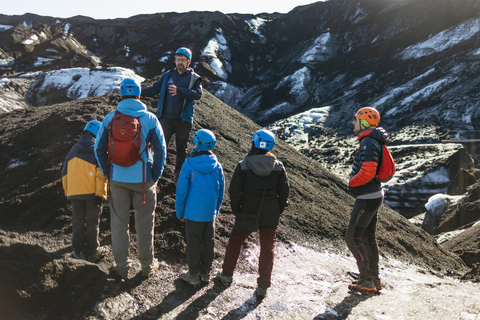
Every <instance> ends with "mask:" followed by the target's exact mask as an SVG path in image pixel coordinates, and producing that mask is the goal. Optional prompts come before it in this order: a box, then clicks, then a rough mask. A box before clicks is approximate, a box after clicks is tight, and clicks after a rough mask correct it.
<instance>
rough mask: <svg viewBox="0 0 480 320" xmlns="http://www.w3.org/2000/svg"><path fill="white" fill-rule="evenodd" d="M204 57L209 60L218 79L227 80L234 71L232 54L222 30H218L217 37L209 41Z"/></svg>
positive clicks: (203, 52)
mask: <svg viewBox="0 0 480 320" xmlns="http://www.w3.org/2000/svg"><path fill="white" fill-rule="evenodd" d="M202 56H203V57H206V58H209V60H210V66H211V67H212V69H213V70H214V71H215V73H216V74H217V76H218V77H220V78H221V79H223V80H227V78H228V72H231V71H232V67H231V65H230V64H229V61H230V60H231V53H230V49H229V47H228V45H227V40H226V39H225V37H224V36H223V31H222V29H221V28H218V30H217V33H216V35H215V37H213V38H212V39H210V41H208V43H207V45H206V46H205V48H204V49H203V51H202Z"/></svg>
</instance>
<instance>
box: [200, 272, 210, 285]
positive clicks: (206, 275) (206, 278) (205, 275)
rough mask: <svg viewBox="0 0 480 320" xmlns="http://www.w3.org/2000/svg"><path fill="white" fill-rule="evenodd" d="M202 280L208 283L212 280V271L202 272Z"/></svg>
mask: <svg viewBox="0 0 480 320" xmlns="http://www.w3.org/2000/svg"><path fill="white" fill-rule="evenodd" d="M200 281H202V282H207V283H208V282H210V272H205V273H202V274H200Z"/></svg>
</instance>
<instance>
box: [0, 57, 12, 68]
mask: <svg viewBox="0 0 480 320" xmlns="http://www.w3.org/2000/svg"><path fill="white" fill-rule="evenodd" d="M14 62H15V59H13V58H12V57H8V58H6V59H0V67H10V66H11V65H13V63H14Z"/></svg>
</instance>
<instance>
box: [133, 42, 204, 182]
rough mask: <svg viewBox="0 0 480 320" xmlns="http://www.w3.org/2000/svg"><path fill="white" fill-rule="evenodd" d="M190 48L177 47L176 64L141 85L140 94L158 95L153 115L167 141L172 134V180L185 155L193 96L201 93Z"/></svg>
mask: <svg viewBox="0 0 480 320" xmlns="http://www.w3.org/2000/svg"><path fill="white" fill-rule="evenodd" d="M191 62H192V51H191V50H190V49H188V48H185V47H181V48H179V49H178V50H177V52H176V53H175V65H176V68H175V69H173V70H169V71H167V72H166V73H164V74H163V75H162V77H161V78H160V79H159V80H158V81H157V82H155V83H154V84H153V86H151V87H147V88H142V96H144V97H153V96H155V95H158V104H157V117H158V119H159V120H160V124H161V125H162V128H163V132H164V133H165V141H166V143H167V146H168V144H169V143H170V139H171V138H172V135H173V134H174V133H175V136H176V150H177V157H176V163H175V180H177V179H178V175H179V173H180V169H181V168H182V164H183V162H185V159H186V157H187V142H188V138H189V136H190V131H191V130H192V124H193V113H194V106H195V100H199V99H200V98H201V97H202V78H201V77H200V76H199V75H198V74H196V73H195V72H194V71H193V69H192V68H190V63H191Z"/></svg>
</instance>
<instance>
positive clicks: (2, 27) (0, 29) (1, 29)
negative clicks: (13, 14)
mask: <svg viewBox="0 0 480 320" xmlns="http://www.w3.org/2000/svg"><path fill="white" fill-rule="evenodd" d="M11 28H13V26H8V25H5V24H0V32H2V31H5V30H8V29H11Z"/></svg>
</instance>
